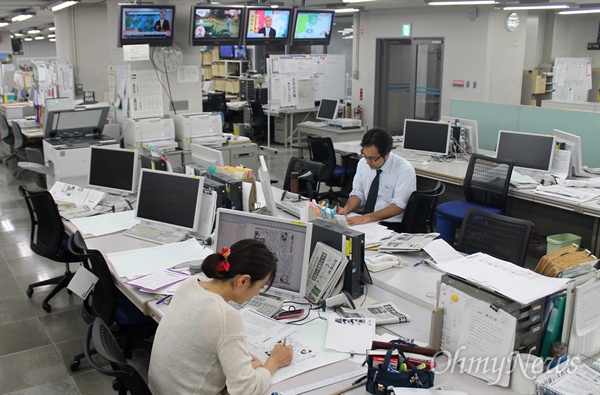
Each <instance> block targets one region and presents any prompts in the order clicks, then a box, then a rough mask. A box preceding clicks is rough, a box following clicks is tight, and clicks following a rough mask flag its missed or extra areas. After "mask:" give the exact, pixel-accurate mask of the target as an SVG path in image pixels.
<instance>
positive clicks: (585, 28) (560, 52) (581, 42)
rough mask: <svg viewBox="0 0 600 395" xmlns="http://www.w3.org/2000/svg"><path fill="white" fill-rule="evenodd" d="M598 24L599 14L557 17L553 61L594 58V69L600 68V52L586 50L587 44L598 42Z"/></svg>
mask: <svg viewBox="0 0 600 395" xmlns="http://www.w3.org/2000/svg"><path fill="white" fill-rule="evenodd" d="M598 24H600V16H598V14H590V15H556V16H555V18H554V38H553V41H552V52H551V53H552V59H554V58H592V67H593V68H597V67H600V51H588V50H587V49H586V44H587V43H589V42H595V41H596V37H597V35H598Z"/></svg>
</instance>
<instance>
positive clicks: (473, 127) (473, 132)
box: [440, 116, 479, 154]
mask: <svg viewBox="0 0 600 395" xmlns="http://www.w3.org/2000/svg"><path fill="white" fill-rule="evenodd" d="M457 121H458V124H459V125H460V127H461V128H465V130H466V135H465V136H461V137H462V138H464V137H466V138H467V144H466V148H465V151H467V152H468V153H469V154H476V153H477V151H478V150H479V135H478V132H477V121H475V120H472V119H466V118H457V117H448V116H443V117H442V118H440V122H448V123H450V124H451V126H454V125H455V124H456V122H457Z"/></svg>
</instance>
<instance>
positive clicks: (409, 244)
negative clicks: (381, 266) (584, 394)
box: [379, 233, 440, 252]
mask: <svg viewBox="0 0 600 395" xmlns="http://www.w3.org/2000/svg"><path fill="white" fill-rule="evenodd" d="M439 235H440V234H439V233H400V234H399V235H397V236H394V237H392V238H391V239H389V240H387V241H386V242H384V243H383V244H381V245H380V246H379V252H409V251H419V250H421V249H423V247H425V246H426V245H427V244H429V243H431V242H432V241H433V240H434V239H435V238H436V237H438V236H439Z"/></svg>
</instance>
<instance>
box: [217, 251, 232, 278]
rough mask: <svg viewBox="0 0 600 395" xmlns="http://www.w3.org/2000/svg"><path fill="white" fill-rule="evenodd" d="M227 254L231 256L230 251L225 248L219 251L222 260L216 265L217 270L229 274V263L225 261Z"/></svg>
mask: <svg viewBox="0 0 600 395" xmlns="http://www.w3.org/2000/svg"><path fill="white" fill-rule="evenodd" d="M229 254H231V250H230V249H229V248H227V247H223V248H222V249H221V255H222V256H223V260H222V261H221V262H219V264H218V265H217V270H218V271H220V272H223V271H224V272H229V268H230V265H229V262H228V261H227V258H228V257H229Z"/></svg>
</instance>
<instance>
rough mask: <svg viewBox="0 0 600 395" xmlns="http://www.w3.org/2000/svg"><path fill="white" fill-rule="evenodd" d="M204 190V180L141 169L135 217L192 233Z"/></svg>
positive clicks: (196, 222) (197, 219) (198, 214)
mask: <svg viewBox="0 0 600 395" xmlns="http://www.w3.org/2000/svg"><path fill="white" fill-rule="evenodd" d="M203 187H204V177H198V176H192V175H185V174H178V173H169V172H166V171H159V170H150V169H142V173H141V176H140V187H139V188H138V198H137V206H136V211H135V218H136V219H139V220H140V221H146V222H151V223H157V224H162V225H170V226H172V227H174V228H176V229H177V230H183V231H188V232H189V231H191V232H193V231H195V230H196V229H197V228H198V222H199V220H200V208H201V204H202V189H203Z"/></svg>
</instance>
